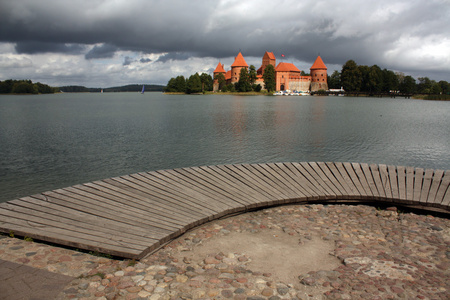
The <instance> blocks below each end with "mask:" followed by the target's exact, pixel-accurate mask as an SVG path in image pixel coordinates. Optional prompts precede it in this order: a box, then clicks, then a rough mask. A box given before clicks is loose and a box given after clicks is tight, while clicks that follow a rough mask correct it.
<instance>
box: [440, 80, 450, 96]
mask: <svg viewBox="0 0 450 300" xmlns="http://www.w3.org/2000/svg"><path fill="white" fill-rule="evenodd" d="M439 86H440V87H441V90H442V94H444V95H448V94H450V83H448V82H447V81H445V80H441V81H439Z"/></svg>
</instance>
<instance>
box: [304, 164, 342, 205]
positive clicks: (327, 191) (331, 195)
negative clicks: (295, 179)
mask: <svg viewBox="0 0 450 300" xmlns="http://www.w3.org/2000/svg"><path fill="white" fill-rule="evenodd" d="M300 165H301V166H302V167H303V169H304V170H305V171H306V172H307V173H308V174H309V176H311V177H312V178H314V179H315V180H316V182H317V183H318V184H319V185H320V186H321V187H322V189H323V191H324V197H325V199H326V200H334V199H337V198H338V197H337V193H336V192H335V191H334V190H333V189H331V188H330V187H329V186H328V184H327V183H326V182H325V181H328V180H327V179H326V178H324V177H325V176H324V175H323V173H322V172H319V174H318V173H317V172H316V171H315V169H314V168H313V166H311V165H310V164H309V163H306V162H302V163H300ZM314 167H316V165H314Z"/></svg>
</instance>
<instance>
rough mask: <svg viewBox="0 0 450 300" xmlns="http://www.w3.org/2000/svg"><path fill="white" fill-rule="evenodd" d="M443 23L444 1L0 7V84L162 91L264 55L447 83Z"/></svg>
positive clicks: (167, 1)
mask: <svg viewBox="0 0 450 300" xmlns="http://www.w3.org/2000/svg"><path fill="white" fill-rule="evenodd" d="M449 16H450V0H427V1H425V0H377V1H372V0H345V1H339V0H277V1H273V0H258V1H253V0H247V1H245V0H189V1H186V0H0V80H6V79H31V80H32V81H33V82H42V83H45V84H49V85H51V86H63V85H83V86H87V87H111V86H119V85H125V84H162V85H165V84H167V82H168V80H169V79H170V78H172V77H176V76H178V75H183V76H185V77H189V76H190V75H192V74H194V73H196V72H198V73H203V72H204V73H209V74H211V75H212V71H213V70H214V69H215V67H216V66H217V64H218V63H219V62H221V63H223V64H224V65H225V69H226V70H228V69H230V65H231V64H232V63H233V61H234V57H235V56H236V55H237V54H238V53H239V51H241V52H242V54H243V56H244V58H245V60H246V61H247V63H248V64H249V65H251V64H253V65H254V66H255V67H256V68H259V67H260V66H261V60H262V56H263V55H264V53H265V51H269V52H273V53H274V54H275V56H276V58H277V63H278V62H281V61H284V62H290V63H294V64H295V65H296V66H297V67H298V68H299V69H300V70H304V71H305V72H307V73H309V68H310V67H311V66H312V64H313V62H314V60H315V59H316V58H317V56H318V55H320V56H321V57H322V59H323V61H324V62H325V64H326V65H327V67H328V74H331V73H332V72H333V71H334V70H338V71H341V69H342V65H343V64H345V62H346V61H348V60H350V59H352V60H354V61H355V62H356V63H357V64H358V65H368V66H372V65H378V66H379V67H380V68H382V69H384V68H386V69H389V70H393V71H396V72H403V73H405V74H406V75H411V76H413V77H414V78H418V77H429V78H430V79H433V80H436V81H439V80H446V81H448V82H450V17H449ZM282 54H283V55H284V56H285V57H284V58H282V57H281V55H282Z"/></svg>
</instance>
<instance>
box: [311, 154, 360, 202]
mask: <svg viewBox="0 0 450 300" xmlns="http://www.w3.org/2000/svg"><path fill="white" fill-rule="evenodd" d="M318 164H319V166H320V167H321V168H322V170H325V168H326V169H327V170H328V171H324V172H327V176H328V177H332V178H333V182H336V183H335V185H336V186H337V185H338V184H339V189H340V190H341V193H342V195H343V197H345V198H348V199H354V198H355V195H354V191H353V189H352V187H350V186H349V185H348V182H347V181H346V180H345V179H344V177H343V176H342V175H341V173H340V172H339V170H338V169H337V167H336V165H335V164H334V163H333V162H327V163H318ZM328 173H329V175H328ZM352 186H353V184H352Z"/></svg>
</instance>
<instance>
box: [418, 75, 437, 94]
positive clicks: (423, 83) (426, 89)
mask: <svg viewBox="0 0 450 300" xmlns="http://www.w3.org/2000/svg"><path fill="white" fill-rule="evenodd" d="M417 80H418V81H419V83H417V92H418V93H419V94H429V93H431V86H432V84H433V83H432V82H431V80H430V78H428V77H419V78H417Z"/></svg>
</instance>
